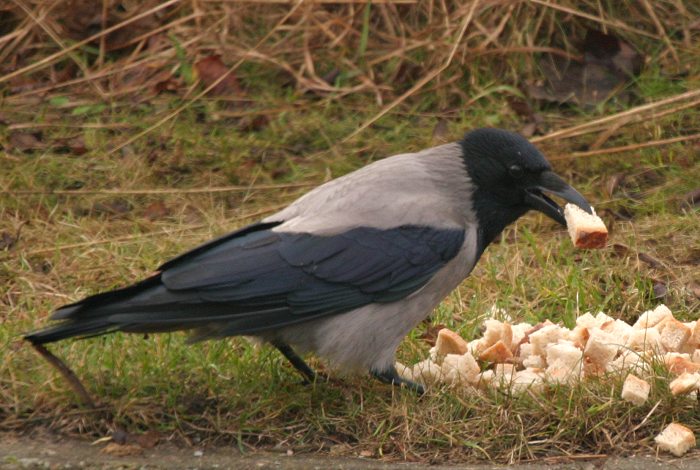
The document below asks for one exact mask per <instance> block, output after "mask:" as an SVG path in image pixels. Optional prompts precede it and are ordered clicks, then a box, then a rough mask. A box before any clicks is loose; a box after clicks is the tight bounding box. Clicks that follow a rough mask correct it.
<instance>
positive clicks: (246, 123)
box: [238, 114, 270, 132]
mask: <svg viewBox="0 0 700 470" xmlns="http://www.w3.org/2000/svg"><path fill="white" fill-rule="evenodd" d="M269 123H270V118H268V117H267V116H266V115H264V114H258V115H255V116H245V117H242V118H241V120H240V121H238V128H239V129H240V130H242V131H244V132H257V131H260V130H262V129H264V128H265V127H267V125H268V124H269Z"/></svg>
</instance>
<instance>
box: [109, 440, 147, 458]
mask: <svg viewBox="0 0 700 470" xmlns="http://www.w3.org/2000/svg"><path fill="white" fill-rule="evenodd" d="M101 452H102V453H103V454H108V455H112V456H114V457H128V456H131V455H141V454H143V448H142V447H140V446H137V445H134V444H124V445H122V444H117V443H116V442H111V443H109V444H107V445H106V446H105V447H104V448H103V449H102V450H101Z"/></svg>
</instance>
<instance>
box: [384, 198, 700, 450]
mask: <svg viewBox="0 0 700 470" xmlns="http://www.w3.org/2000/svg"><path fill="white" fill-rule="evenodd" d="M592 212H593V213H592V214H589V213H587V212H585V211H583V210H582V209H580V208H578V207H577V206H574V205H572V204H567V205H566V207H565V208H564V216H565V218H566V222H567V227H568V231H569V236H570V237H571V240H572V242H573V243H574V245H575V246H576V247H578V248H585V249H590V248H602V247H604V246H605V244H606V241H607V236H608V231H607V229H606V227H605V224H604V223H603V221H602V220H601V219H600V218H599V217H598V216H597V215H596V214H595V210H593V211H592ZM479 362H481V363H482V364H485V367H484V369H483V370H482V368H481V367H480V365H479ZM658 362H662V363H663V364H665V366H666V367H667V368H668V370H669V371H670V373H671V374H672V376H674V377H675V378H674V379H673V380H672V381H671V382H670V383H669V387H670V390H671V393H672V394H673V395H686V394H695V395H696V396H697V394H698V391H699V390H700V321H693V322H685V323H684V322H681V321H679V320H677V319H676V318H674V316H673V314H672V313H671V311H670V310H669V309H668V308H667V307H666V306H665V305H659V306H658V307H656V308H655V309H654V310H650V311H647V312H644V313H643V314H642V315H641V316H640V317H639V318H638V319H637V321H636V322H635V323H634V325H629V324H627V323H625V322H624V321H622V320H618V319H615V318H612V317H610V316H608V315H606V314H605V313H603V312H601V313H598V314H597V315H595V316H594V315H592V314H590V313H586V314H585V315H582V316H580V317H578V318H577V319H576V326H575V327H574V329H569V328H565V327H563V326H560V325H555V324H554V323H552V322H550V321H545V322H543V323H540V324H538V325H531V324H529V323H517V324H511V323H509V322H507V321H499V320H497V319H495V318H491V319H488V320H486V321H485V322H484V335H483V337H481V338H478V339H475V340H473V341H470V342H466V341H465V340H464V339H462V338H461V337H460V336H459V335H458V334H457V333H455V332H453V331H450V330H448V329H442V330H440V331H439V332H438V335H437V340H436V343H435V346H434V347H433V348H432V349H431V350H430V357H429V358H427V359H425V360H424V361H421V362H419V363H417V364H415V365H414V366H412V367H406V366H404V365H402V364H397V367H396V368H397V370H398V372H399V374H401V375H402V376H403V377H404V378H407V379H409V380H413V381H415V382H419V383H423V384H425V385H430V384H434V383H446V384H450V385H457V386H474V387H484V386H486V387H488V386H493V387H502V388H508V389H510V390H511V391H512V392H514V393H518V392H521V391H524V390H527V389H538V388H542V387H544V386H546V385H547V384H548V383H549V384H551V383H558V384H562V383H564V384H567V383H568V384H570V383H572V382H575V381H578V380H582V379H586V378H587V377H591V376H601V375H603V374H606V373H610V372H617V373H621V374H627V375H626V379H625V381H624V385H623V387H622V393H621V396H622V398H623V399H624V400H627V401H628V402H630V403H632V404H634V405H642V404H643V403H645V402H646V400H647V398H648V397H649V391H650V390H651V385H650V383H649V379H650V377H651V374H652V367H651V366H652V365H653V364H655V363H658ZM655 441H656V443H657V444H658V446H659V448H661V449H662V450H666V451H669V452H672V453H673V454H675V455H677V456H681V455H683V454H684V453H685V452H687V451H688V450H689V449H691V448H693V447H695V445H696V443H695V435H694V433H693V431H691V430H690V429H688V428H687V427H686V426H684V425H682V424H680V423H671V424H670V425H668V426H667V427H666V428H665V429H664V430H663V431H662V432H661V433H660V434H659V435H658V436H656V438H655Z"/></svg>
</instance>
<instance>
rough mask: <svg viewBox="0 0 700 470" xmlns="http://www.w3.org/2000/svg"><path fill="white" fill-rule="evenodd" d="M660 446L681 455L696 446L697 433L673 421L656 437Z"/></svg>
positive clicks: (655, 439)
mask: <svg viewBox="0 0 700 470" xmlns="http://www.w3.org/2000/svg"><path fill="white" fill-rule="evenodd" d="M654 441H655V442H656V443H657V444H658V445H659V448H660V449H662V450H665V451H668V452H670V453H672V454H673V455H675V456H676V457H681V456H682V455H683V454H685V453H686V452H688V450H690V449H691V448H693V447H695V434H693V431H691V430H690V429H688V428H687V427H685V426H683V425H682V424H679V423H671V424H669V425H668V426H666V428H665V429H664V430H663V431H661V434H659V435H658V436H656V437H655V438H654Z"/></svg>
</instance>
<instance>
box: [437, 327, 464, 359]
mask: <svg viewBox="0 0 700 470" xmlns="http://www.w3.org/2000/svg"><path fill="white" fill-rule="evenodd" d="M435 351H436V352H437V355H438V356H445V355H447V354H460V355H461V354H464V353H465V352H467V342H466V341H464V339H462V337H461V336H459V335H458V334H457V333H455V332H454V331H452V330H449V329H447V328H443V329H441V330H440V331H438V335H437V340H436V341H435Z"/></svg>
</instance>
